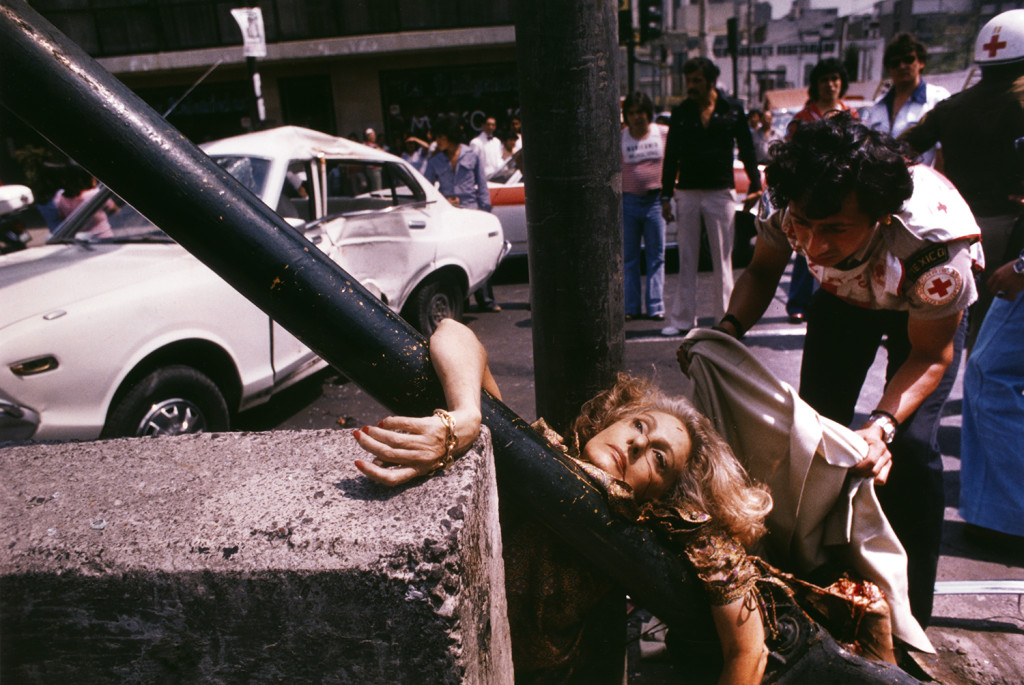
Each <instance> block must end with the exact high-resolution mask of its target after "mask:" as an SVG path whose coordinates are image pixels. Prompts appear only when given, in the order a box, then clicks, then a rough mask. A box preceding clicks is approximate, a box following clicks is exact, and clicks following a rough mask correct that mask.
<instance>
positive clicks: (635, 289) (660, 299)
mask: <svg viewBox="0 0 1024 685" xmlns="http://www.w3.org/2000/svg"><path fill="white" fill-rule="evenodd" d="M641 241H642V242H643V246H644V249H643V254H644V258H645V261H646V267H647V297H646V304H647V307H646V309H647V315H648V316H661V315H664V314H665V300H664V290H665V220H664V219H663V218H662V217H661V202H660V201H659V199H658V194H657V193H651V194H650V195H634V194H632V193H623V194H622V252H623V255H622V257H623V261H624V262H625V265H624V266H625V280H626V314H628V315H631V316H639V315H640V314H641V313H642V312H641V308H640V302H641V294H642V287H641V284H640V252H641V250H640V243H641Z"/></svg>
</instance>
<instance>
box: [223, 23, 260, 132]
mask: <svg viewBox="0 0 1024 685" xmlns="http://www.w3.org/2000/svg"><path fill="white" fill-rule="evenodd" d="M231 16H232V17H234V18H235V21H236V22H237V23H238V28H239V29H241V31H242V46H243V54H244V55H245V65H246V67H247V68H248V70H249V80H250V81H251V82H252V92H253V106H252V111H253V115H254V116H253V129H254V130H257V131H258V130H260V129H262V128H263V126H264V123H265V122H266V120H267V108H266V105H265V104H264V102H263V82H262V80H261V79H260V71H259V68H258V67H257V66H256V58H257V57H266V56H267V40H266V32H265V31H264V28H263V10H261V9H260V8H259V7H238V8H235V9H233V10H231Z"/></svg>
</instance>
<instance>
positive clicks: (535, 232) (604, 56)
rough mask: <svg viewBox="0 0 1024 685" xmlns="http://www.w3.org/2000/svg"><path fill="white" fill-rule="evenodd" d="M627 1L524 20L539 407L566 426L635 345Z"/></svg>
mask: <svg viewBox="0 0 1024 685" xmlns="http://www.w3.org/2000/svg"><path fill="white" fill-rule="evenodd" d="M616 7H617V4H616V3H615V0H579V1H578V2H549V1H548V0H524V1H522V2H520V3H519V12H518V18H517V21H516V50H517V53H518V62H519V79H520V87H519V90H520V107H521V111H522V114H523V142H524V163H525V170H524V184H525V187H526V219H527V226H528V231H529V260H530V266H529V268H530V291H531V294H530V304H531V309H532V312H533V357H534V376H535V379H536V384H535V387H536V395H537V413H538V415H539V416H544V417H545V418H546V419H547V420H548V422H549V423H550V424H551V425H552V426H553V427H555V428H556V429H557V430H560V431H561V430H565V429H566V428H567V426H568V425H569V423H570V422H571V421H572V419H574V418H575V416H576V414H577V413H578V411H579V408H580V406H581V405H582V404H583V403H584V402H585V401H586V400H588V399H590V398H591V397H593V396H594V395H595V394H596V393H597V392H599V391H600V390H603V389H605V388H608V387H610V386H611V385H612V384H614V382H615V377H616V374H617V373H618V372H619V370H620V369H621V368H622V363H623V356H624V353H625V335H624V331H623V323H624V320H625V302H624V290H623V276H622V195H621V192H622V191H621V179H620V177H619V174H620V173H621V153H620V151H619V140H620V133H619V92H618V90H619V89H618V83H617V80H616V78H615V74H616V68H615V62H616V56H617V55H618V44H617V41H616V28H615V23H616V14H615V12H616Z"/></svg>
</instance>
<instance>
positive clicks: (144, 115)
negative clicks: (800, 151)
mask: <svg viewBox="0 0 1024 685" xmlns="http://www.w3.org/2000/svg"><path fill="white" fill-rule="evenodd" d="M0 63H2V64H3V69H4V74H3V78H0V103H2V104H3V105H4V106H5V107H7V108H8V109H10V110H11V111H12V112H13V113H14V114H16V115H17V116H19V117H20V118H21V119H23V120H24V121H26V122H27V123H29V124H30V125H31V126H33V127H34V128H35V129H36V130H37V131H39V133H41V134H42V135H43V136H45V137H46V138H48V139H49V140H50V141H51V142H53V143H54V144H55V145H56V146H57V147H59V148H61V149H62V150H64V152H66V153H67V154H69V155H70V156H72V157H73V158H75V159H76V160H77V161H78V162H79V163H81V164H82V165H83V166H85V167H86V168H87V169H88V170H89V171H90V172H91V173H92V174H93V175H95V176H96V177H97V178H99V179H100V180H101V181H103V183H105V184H106V185H108V186H110V187H111V188H112V189H114V190H115V191H116V192H117V193H118V195H120V196H121V197H122V198H123V199H124V200H126V201H127V202H129V203H131V204H132V206H134V207H135V208H136V209H138V210H139V211H140V212H142V213H143V214H144V215H145V216H146V217H147V218H149V219H150V220H152V221H154V222H155V223H156V224H157V225H159V226H161V227H162V228H163V229H164V230H165V231H166V232H167V233H168V234H170V235H171V236H172V237H173V238H174V239H175V240H177V241H178V242H179V243H180V244H182V245H183V246H184V247H185V248H186V249H187V250H189V251H190V252H191V253H192V254H194V255H195V256H196V257H197V258H199V259H200V260H202V261H203V262H204V263H205V264H206V265H207V266H209V267H210V268H211V269H213V270H214V271H216V272H217V273H218V274H219V275H220V276H221V277H222V278H224V280H226V281H227V282H228V283H230V284H231V285H232V286H234V287H235V288H236V289H238V291H239V292H241V293H242V294H243V295H245V296H246V297H247V298H248V299H250V300H251V301H252V302H253V303H255V304H256V305H257V306H259V307H260V308H261V309H263V310H264V311H265V312H267V314H268V315H270V316H271V317H273V318H274V319H275V320H276V321H278V322H279V323H280V324H281V325H283V326H284V327H285V328H287V329H288V330H289V331H291V332H292V333H293V334H295V335H297V336H298V337H299V338H300V339H301V340H303V342H305V343H306V344H307V345H309V346H310V347H311V348H312V349H313V350H315V351H316V352H317V353H318V354H320V355H321V356H322V357H323V358H324V359H326V360H327V361H329V362H330V363H331V364H332V365H334V366H335V367H336V368H338V369H340V370H342V371H344V372H345V374H346V375H347V376H349V377H350V378H351V379H352V380H354V381H355V382H356V383H358V384H359V385H360V386H361V387H363V388H364V389H366V391H367V392H369V393H370V394H372V395H373V396H374V397H375V398H377V399H378V400H379V401H380V402H381V403H382V404H384V405H385V406H387V407H388V408H389V409H390V410H391V411H394V412H396V413H401V414H421V415H422V414H428V413H429V412H430V410H431V409H432V408H434V407H437V406H443V404H442V403H443V394H442V392H441V390H440V386H439V384H438V382H437V379H436V376H435V375H434V373H433V371H432V368H431V366H430V361H429V357H428V355H427V348H426V342H425V340H424V339H423V337H422V336H420V335H419V333H417V332H416V331H415V330H414V329H413V328H412V327H411V326H409V325H408V324H407V323H405V322H404V321H403V320H402V319H400V318H399V317H397V316H396V315H395V314H393V313H392V312H391V311H390V310H389V309H388V308H387V307H386V306H384V305H383V304H382V303H381V302H380V301H379V300H377V299H376V298H374V297H373V296H372V295H371V294H370V293H369V292H368V291H366V290H365V289H364V288H363V287H362V286H361V285H359V283H358V282H356V281H355V280H354V279H353V278H352V277H351V276H349V275H348V274H347V273H345V272H344V271H343V270H342V269H341V268H340V267H338V265H337V264H335V263H334V262H332V261H330V260H329V259H328V258H327V257H326V256H324V255H323V254H322V253H321V252H320V250H318V249H316V248H315V247H314V246H313V245H311V244H310V243H309V242H307V241H306V240H305V238H303V237H302V236H301V235H300V234H299V233H298V232H296V231H295V230H294V229H293V228H292V227H290V226H289V225H288V224H287V223H285V222H284V220H282V219H281V218H280V217H279V216H278V215H277V214H276V213H274V211H273V210H271V209H270V208H269V207H267V206H266V205H265V204H264V203H263V202H262V200H260V199H259V198H257V197H256V196H254V195H253V194H252V193H250V192H249V191H248V190H247V189H246V188H245V187H243V186H242V185H241V184H240V183H238V182H237V181H236V180H235V179H234V178H232V177H231V176H230V175H228V174H227V173H225V172H224V171H223V170H222V169H221V168H220V167H218V166H217V165H216V164H214V163H213V162H212V161H211V160H210V159H209V157H207V156H206V155H205V154H204V153H203V152H202V151H201V150H199V149H198V148H197V147H196V146H195V145H193V144H192V143H191V142H189V141H188V140H187V139H186V138H185V137H184V136H182V135H181V134H180V133H179V132H178V131H176V130H175V129H174V128H173V127H172V126H170V125H169V124H168V123H167V122H166V121H165V120H164V119H163V118H162V117H160V115H159V114H157V113H156V112H155V111H153V110H152V109H151V108H150V107H149V106H148V105H146V104H145V103H144V102H143V101H142V100H141V99H139V98H138V97H137V96H136V95H135V94H134V93H132V92H131V91H130V90H129V89H128V88H127V87H125V86H124V85H123V84H122V83H121V82H120V81H118V80H117V79H116V78H114V77H113V76H112V75H110V74H109V73H107V72H106V71H105V70H103V68H102V67H100V66H99V65H98V64H97V63H96V62H95V61H94V60H93V59H92V58H90V57H89V56H88V55H87V54H85V53H84V52H83V51H82V50H81V49H80V48H78V47H77V46H76V45H74V43H72V42H71V41H70V40H68V39H67V38H66V37H65V36H64V35H62V34H61V33H60V32H59V31H57V29H55V28H54V27H53V26H52V25H50V24H49V23H48V22H47V21H46V20H45V19H44V18H43V17H41V16H40V15H39V14H38V13H37V12H36V11H35V10H33V9H32V8H30V7H29V6H28V5H27V4H26V3H25V2H24V1H23V0H10V1H9V2H5V3H4V4H3V5H2V6H0ZM610 66H611V65H609V67H610ZM612 73H613V72H611V71H609V75H610V74H612ZM69 122H74V125H73V126H72V125H69ZM616 159H617V157H616ZM618 299H619V300H621V294H620V295H619V296H618ZM484 422H485V423H486V424H487V426H488V427H489V428H490V429H491V433H492V438H493V443H494V446H495V455H496V462H497V468H498V478H499V484H500V486H501V488H502V493H503V496H508V497H512V498H515V499H516V500H517V501H519V502H521V503H522V504H523V505H524V506H527V507H530V508H532V509H533V510H534V511H536V512H537V514H538V515H539V516H540V517H541V518H542V519H543V520H544V521H546V522H547V523H548V524H549V525H550V526H551V527H552V528H553V529H554V530H555V531H556V532H557V533H559V534H560V535H561V536H562V537H563V538H564V539H565V540H567V541H568V542H569V543H570V544H572V545H573V546H574V547H576V548H577V549H578V550H580V551H581V552H582V553H583V554H585V555H586V556H587V557H589V558H590V559H591V560H592V561H593V562H594V563H595V565H596V566H598V567H599V568H601V569H603V570H604V571H605V572H606V573H608V574H609V576H611V577H612V578H613V579H615V580H616V581H617V582H618V583H620V584H621V585H622V586H623V587H625V588H626V589H627V590H628V591H629V592H630V594H631V595H632V596H633V597H634V598H636V599H637V600H639V601H641V602H643V603H645V604H646V605H647V606H650V607H653V608H654V609H655V610H656V611H657V612H658V615H659V616H660V617H662V618H663V619H664V620H667V621H673V622H678V623H679V624H680V625H682V624H683V623H684V619H685V617H686V616H688V615H690V614H691V612H692V611H693V610H694V609H695V608H697V607H700V606H702V605H703V604H704V600H703V599H702V598H701V594H700V590H699V589H698V588H697V587H696V585H695V584H694V583H691V582H682V581H683V580H685V579H688V578H689V577H690V576H689V575H688V571H687V567H686V565H685V564H684V562H683V561H682V559H680V558H679V557H678V556H677V555H676V554H674V553H671V552H669V551H667V550H666V549H664V548H663V547H662V546H661V545H660V544H659V543H658V542H657V541H656V540H655V538H654V536H653V534H651V533H649V532H646V531H644V530H642V529H640V528H637V527H636V526H631V525H628V524H626V523H624V522H622V521H621V520H618V519H616V518H614V517H613V516H612V515H611V514H610V513H609V511H608V508H607V506H606V504H605V502H604V499H603V497H602V496H601V494H600V493H599V492H598V491H597V490H596V489H595V488H594V486H593V485H592V484H591V483H590V481H589V480H588V479H587V477H586V476H585V475H584V474H583V473H582V472H580V471H579V470H577V469H576V468H574V467H573V466H572V465H571V464H569V463H566V462H565V461H564V459H563V458H562V457H561V456H560V455H559V454H558V453H557V452H555V451H554V450H551V449H550V448H549V447H547V445H546V443H545V442H544V441H543V440H542V439H541V438H540V437H539V436H538V435H537V434H536V433H535V432H534V431H533V430H532V429H530V428H529V426H527V424H526V423H525V422H524V421H523V420H522V419H521V418H519V417H518V416H517V415H515V413H514V412H512V411H511V410H510V409H508V408H507V407H505V405H503V404H501V403H500V402H498V401H496V400H493V399H492V398H490V397H489V396H485V397H484Z"/></svg>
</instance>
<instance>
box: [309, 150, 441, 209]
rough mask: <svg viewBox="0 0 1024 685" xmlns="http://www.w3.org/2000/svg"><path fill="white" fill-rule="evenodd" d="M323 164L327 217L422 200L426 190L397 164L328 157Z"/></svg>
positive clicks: (424, 197)
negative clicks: (324, 169) (325, 173)
mask: <svg viewBox="0 0 1024 685" xmlns="http://www.w3.org/2000/svg"><path fill="white" fill-rule="evenodd" d="M326 164H327V214H328V215H329V216H335V215H338V214H347V213H350V212H361V211H379V210H382V209H387V208H389V207H394V206H397V205H401V204H409V203H413V202H423V201H424V200H426V193H424V192H423V189H422V188H421V187H420V185H419V184H418V183H417V182H416V181H415V180H414V179H413V177H412V175H411V174H410V173H409V172H408V171H407V170H406V169H405V168H404V167H403V166H401V165H400V164H394V163H390V162H366V161H360V160H349V159H329V160H327V162H326Z"/></svg>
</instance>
